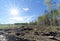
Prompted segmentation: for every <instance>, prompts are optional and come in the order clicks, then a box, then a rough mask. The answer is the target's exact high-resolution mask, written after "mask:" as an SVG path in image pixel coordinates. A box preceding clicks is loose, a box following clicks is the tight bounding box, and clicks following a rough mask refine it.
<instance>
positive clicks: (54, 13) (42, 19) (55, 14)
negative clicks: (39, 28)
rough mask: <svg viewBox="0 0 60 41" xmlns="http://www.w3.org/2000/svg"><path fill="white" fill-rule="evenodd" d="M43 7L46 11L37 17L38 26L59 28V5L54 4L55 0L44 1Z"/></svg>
mask: <svg viewBox="0 0 60 41" xmlns="http://www.w3.org/2000/svg"><path fill="white" fill-rule="evenodd" d="M45 5H46V6H47V7H48V10H45V12H44V15H42V16H39V17H38V25H45V26H60V3H56V0H55V1H54V0H45Z"/></svg>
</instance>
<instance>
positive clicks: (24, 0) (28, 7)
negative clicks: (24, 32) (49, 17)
mask: <svg viewBox="0 0 60 41" xmlns="http://www.w3.org/2000/svg"><path fill="white" fill-rule="evenodd" d="M46 9H47V7H46V5H45V3H44V0H0V24H13V23H26V22H31V21H34V20H36V19H37V18H38V16H41V15H43V14H44V11H45V10H46Z"/></svg>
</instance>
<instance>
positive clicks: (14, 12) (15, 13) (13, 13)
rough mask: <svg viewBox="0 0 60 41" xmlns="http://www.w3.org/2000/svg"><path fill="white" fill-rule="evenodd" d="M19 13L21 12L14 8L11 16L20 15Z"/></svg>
mask: <svg viewBox="0 0 60 41" xmlns="http://www.w3.org/2000/svg"><path fill="white" fill-rule="evenodd" d="M18 12H19V11H18V9H16V8H13V9H11V10H10V14H11V15H13V16H16V15H18Z"/></svg>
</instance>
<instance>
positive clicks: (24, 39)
mask: <svg viewBox="0 0 60 41" xmlns="http://www.w3.org/2000/svg"><path fill="white" fill-rule="evenodd" d="M0 40H1V41H60V36H55V37H53V36H50V35H47V34H46V35H45V34H43V33H42V32H39V33H38V32H34V31H33V29H31V28H30V29H29V28H15V29H0Z"/></svg>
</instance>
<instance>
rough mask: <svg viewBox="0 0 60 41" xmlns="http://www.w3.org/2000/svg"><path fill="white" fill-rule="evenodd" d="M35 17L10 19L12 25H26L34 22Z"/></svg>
mask: <svg viewBox="0 0 60 41" xmlns="http://www.w3.org/2000/svg"><path fill="white" fill-rule="evenodd" d="M33 17H35V16H25V17H23V16H21V17H20V16H16V17H11V18H9V20H10V22H11V23H25V22H30V21H32V19H33Z"/></svg>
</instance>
